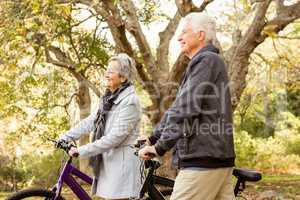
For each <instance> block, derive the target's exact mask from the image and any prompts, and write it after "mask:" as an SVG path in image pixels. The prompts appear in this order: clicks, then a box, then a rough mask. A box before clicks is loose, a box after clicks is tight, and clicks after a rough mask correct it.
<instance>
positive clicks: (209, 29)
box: [183, 12, 217, 44]
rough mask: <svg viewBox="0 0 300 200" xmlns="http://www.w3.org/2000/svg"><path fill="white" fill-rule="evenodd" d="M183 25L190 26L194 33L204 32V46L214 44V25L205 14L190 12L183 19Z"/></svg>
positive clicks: (212, 20) (211, 19)
mask: <svg viewBox="0 0 300 200" xmlns="http://www.w3.org/2000/svg"><path fill="white" fill-rule="evenodd" d="M183 20H184V23H185V24H190V25H191V26H192V29H193V31H194V32H200V31H203V32H205V44H215V42H216V40H217V36H216V23H215V20H214V19H213V18H211V17H210V16H209V15H207V14H206V13H203V12H201V13H199V12H192V13H190V14H188V15H187V16H185V17H184V19H183Z"/></svg>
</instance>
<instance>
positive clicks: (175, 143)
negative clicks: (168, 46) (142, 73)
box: [60, 13, 235, 200]
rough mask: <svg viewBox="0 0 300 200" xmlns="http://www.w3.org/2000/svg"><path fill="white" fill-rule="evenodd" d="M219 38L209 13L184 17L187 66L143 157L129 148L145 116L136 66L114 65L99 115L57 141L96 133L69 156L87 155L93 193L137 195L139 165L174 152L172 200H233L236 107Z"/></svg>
mask: <svg viewBox="0 0 300 200" xmlns="http://www.w3.org/2000/svg"><path fill="white" fill-rule="evenodd" d="M215 39H216V31H215V22H214V20H213V19H212V18H210V17H209V16H208V15H206V14H204V13H191V14H189V15H187V16H186V17H185V18H184V25H183V28H182V32H181V33H180V35H179V37H178V41H179V43H180V45H181V50H182V52H183V53H184V54H185V55H186V56H187V57H188V58H190V62H189V65H188V67H187V68H186V70H185V73H184V75H183V78H182V81H181V84H180V87H179V90H178V93H177V96H176V99H175V101H174V102H173V104H172V105H171V107H170V108H169V109H168V110H167V111H166V112H165V114H164V116H163V117H162V120H161V122H160V123H158V125H157V126H156V127H155V129H154V131H153V133H152V135H151V136H150V137H149V138H147V144H148V145H147V146H145V147H144V148H143V149H141V150H140V151H139V157H137V156H135V155H134V152H133V150H132V149H131V148H130V147H129V145H130V144H133V143H135V142H136V140H137V138H138V137H139V122H140V118H141V107H140V102H139V98H138V96H137V94H136V92H135V89H134V85H133V80H134V76H135V73H136V69H135V62H134V60H133V59H132V58H130V57H129V56H128V55H126V54H124V53H121V54H118V55H116V56H113V57H112V58H111V59H110V60H109V62H108V67H107V70H106V72H105V79H106V91H105V93H104V95H103V96H102V97H101V98H100V103H99V107H98V109H97V110H95V112H92V114H91V115H90V116H89V117H87V118H86V119H84V120H82V121H81V122H80V123H79V124H78V125H77V126H76V127H74V128H72V129H70V130H69V131H67V132H66V133H64V134H63V135H62V136H61V137H60V139H64V140H67V141H70V140H77V139H79V138H80V137H81V136H82V135H83V134H89V133H92V141H91V143H89V144H86V145H83V146H80V147H78V148H71V150H70V151H69V154H70V155H71V156H74V155H76V154H79V156H80V157H81V158H87V157H89V160H90V165H91V166H92V169H93V172H94V183H93V186H92V187H93V188H92V192H93V194H95V195H96V196H99V197H102V198H104V199H132V198H136V197H138V195H139V190H140V187H141V181H140V171H139V166H140V162H141V161H140V159H141V160H147V159H151V157H149V155H151V154H154V155H156V156H163V155H164V154H165V152H167V151H169V150H171V149H173V162H172V164H173V166H174V167H175V168H177V169H178V170H179V173H178V175H177V177H176V179H175V186H174V190H173V193H172V196H171V200H214V199H218V200H232V199H234V195H233V187H232V183H231V173H232V170H233V166H234V159H235V153H234V146H233V134H232V110H231V101H230V93H229V88H228V77H227V72H226V67H225V64H224V61H223V60H222V58H221V57H220V56H219V55H218V53H219V50H218V49H217V48H216V47H215V46H214V45H213V43H214V41H215ZM203 125H205V126H203ZM199 127H200V128H199ZM201 127H206V128H201ZM216 127H217V128H216ZM218 127H219V128H218ZM220 127H223V128H220ZM224 127H225V128H224ZM139 158H140V159H139Z"/></svg>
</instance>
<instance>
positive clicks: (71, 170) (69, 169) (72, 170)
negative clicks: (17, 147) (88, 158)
mask: <svg viewBox="0 0 300 200" xmlns="http://www.w3.org/2000/svg"><path fill="white" fill-rule="evenodd" d="M55 143H56V147H57V148H60V149H63V150H64V151H66V152H68V151H69V149H70V148H71V147H72V146H74V145H73V144H71V143H68V142H65V141H60V142H55ZM73 176H75V177H78V178H79V179H81V180H83V181H84V182H86V183H88V184H89V185H91V184H92V182H93V179H92V178H91V177H89V176H88V175H86V174H84V173H83V172H81V171H79V170H78V169H77V168H76V167H75V166H73V165H72V157H69V159H68V161H67V162H66V163H65V165H64V167H63V170H62V171H61V173H60V176H59V178H58V181H57V184H56V185H55V186H54V187H53V188H52V189H51V190H47V189H25V190H21V191H19V192H16V193H14V194H13V195H11V196H10V197H8V198H7V200H19V199H28V200H29V199H45V200H63V199H64V198H63V197H62V196H61V189H62V186H63V184H64V183H65V184H66V185H67V186H69V188H71V190H72V191H73V192H74V193H75V194H76V196H77V197H78V198H79V199H81V200H92V198H91V197H90V196H89V195H88V193H87V192H86V191H85V190H84V189H83V188H82V187H81V186H80V184H79V183H78V182H77V181H76V180H75V178H74V177H73Z"/></svg>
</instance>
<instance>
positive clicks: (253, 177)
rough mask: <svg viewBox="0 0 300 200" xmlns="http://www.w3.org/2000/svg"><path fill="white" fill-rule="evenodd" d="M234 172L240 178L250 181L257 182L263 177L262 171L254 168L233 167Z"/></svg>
mask: <svg viewBox="0 0 300 200" xmlns="http://www.w3.org/2000/svg"><path fill="white" fill-rule="evenodd" d="M232 174H233V175H234V176H235V177H236V178H237V179H240V180H244V181H250V182H256V181H259V180H260V179H261V173H260V172H257V171H254V170H249V169H239V168H235V169H233V172H232Z"/></svg>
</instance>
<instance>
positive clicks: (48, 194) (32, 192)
mask: <svg viewBox="0 0 300 200" xmlns="http://www.w3.org/2000/svg"><path fill="white" fill-rule="evenodd" d="M54 197H55V193H54V192H52V191H50V190H46V189H26V190H21V191H19V192H16V193H14V194H12V195H11V196H9V197H8V198H7V199H6V200H20V199H26V200H33V199H36V200H42V199H44V200H51V199H54ZM58 199H59V200H64V198H62V197H59V198H58Z"/></svg>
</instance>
